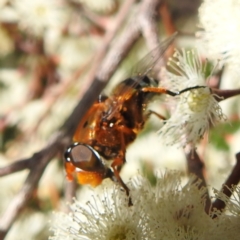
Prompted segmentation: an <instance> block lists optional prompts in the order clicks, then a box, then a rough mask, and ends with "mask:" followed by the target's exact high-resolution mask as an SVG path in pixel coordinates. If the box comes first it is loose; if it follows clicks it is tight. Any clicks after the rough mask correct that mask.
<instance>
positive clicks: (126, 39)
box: [0, 0, 156, 239]
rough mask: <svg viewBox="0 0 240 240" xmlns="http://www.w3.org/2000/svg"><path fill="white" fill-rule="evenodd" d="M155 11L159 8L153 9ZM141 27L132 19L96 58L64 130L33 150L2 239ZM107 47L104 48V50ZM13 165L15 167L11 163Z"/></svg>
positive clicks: (2, 223)
mask: <svg viewBox="0 0 240 240" xmlns="http://www.w3.org/2000/svg"><path fill="white" fill-rule="evenodd" d="M126 2H127V1H126ZM147 2H149V0H144V1H143V3H142V4H146V3H147ZM150 6H152V8H154V7H156V5H154V4H152V5H150ZM142 11H151V9H150V7H148V8H147V9H144V8H142ZM155 11H156V9H154V10H153V11H151V12H155ZM139 14H141V13H139ZM120 23H121V21H119V24H120ZM119 28H120V25H118V26H116V30H117V29H119ZM139 29H140V28H139V26H138V23H137V22H136V21H132V22H131V23H130V24H129V26H128V27H127V28H126V29H125V30H124V31H123V34H122V35H121V36H120V37H119V40H118V41H117V42H116V43H115V45H114V46H112V48H111V51H110V52H109V53H108V55H107V56H106V57H105V59H104V60H103V62H102V64H100V62H101V61H102V59H100V58H99V59H98V61H96V62H97V63H98V64H97V66H98V68H96V69H97V70H96V69H93V70H92V72H91V75H90V76H91V77H90V78H89V79H90V80H89V81H88V87H89V88H88V89H87V90H86V89H84V90H86V91H82V94H83V93H84V95H83V97H82V99H81V101H80V102H79V103H78V105H77V106H76V107H75V109H74V110H73V112H72V114H71V115H70V116H69V117H68V119H67V120H66V122H65V123H64V124H63V126H62V127H61V130H60V131H59V132H58V133H57V134H56V135H54V136H53V137H52V138H51V140H50V141H49V143H48V144H47V146H46V147H45V148H44V149H42V150H41V151H39V152H37V153H36V154H34V155H33V156H32V157H31V158H29V159H27V160H28V161H29V162H34V163H35V164H31V167H30V172H29V174H28V177H27V178H26V181H25V183H24V185H23V187H22V189H21V190H20V191H19V193H18V194H17V195H16V196H15V197H14V199H13V200H12V201H11V202H10V204H9V206H8V207H7V209H6V211H5V213H4V214H3V216H2V217H1V219H0V239H3V238H4V237H5V236H6V234H7V232H8V231H9V229H10V228H11V226H12V225H13V223H14V221H15V220H16V218H17V216H18V215H19V214H20V212H21V210H22V209H24V207H25V206H26V205H27V203H28V201H29V199H30V198H31V196H32V194H33V192H34V190H35V188H36V187H37V185H38V182H39V180H40V178H41V176H42V174H43V172H44V170H45V168H46V166H47V164H48V163H49V162H50V160H51V159H52V158H53V157H54V156H56V155H57V153H58V152H59V151H63V149H64V147H65V146H66V145H67V144H69V143H70V141H71V137H72V135H73V134H74V132H75V130H76V128H77V125H78V123H79V120H80V119H81V118H82V117H83V116H84V114H85V113H86V111H87V110H88V109H89V107H90V106H91V105H92V103H93V102H94V100H95V98H96V97H97V96H98V95H99V94H100V93H101V91H102V90H103V88H104V87H105V85H106V84H107V82H108V81H109V79H110V77H111V76H112V74H113V73H114V71H115V70H116V68H117V66H118V65H119V64H120V62H121V61H122V60H123V58H124V57H125V56H126V55H127V54H128V51H129V50H130V49H131V47H132V46H133V44H134V43H135V42H136V41H137V40H138V38H139V36H140V30H139ZM109 34H110V35H111V34H112V36H113V35H114V32H113V33H109ZM109 38H110V37H109ZM110 39H112V38H110ZM108 41H109V42H108ZM108 41H106V42H105V43H104V44H105V47H103V49H104V51H105V49H107V46H108V44H109V43H110V40H108ZM104 51H103V50H102V52H104ZM100 52H101V50H100ZM100 55H101V54H99V56H100ZM101 56H102V55H101ZM22 164H23V163H22ZM28 164H29V163H26V166H28ZM18 167H19V168H22V166H21V164H19V166H18ZM28 167H29V166H28ZM12 169H14V168H13V167H12ZM15 171H16V168H15Z"/></svg>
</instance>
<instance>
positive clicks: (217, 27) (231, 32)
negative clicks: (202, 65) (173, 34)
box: [198, 0, 240, 73]
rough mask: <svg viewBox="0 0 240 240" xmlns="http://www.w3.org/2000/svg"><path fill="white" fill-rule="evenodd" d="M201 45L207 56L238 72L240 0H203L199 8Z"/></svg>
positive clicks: (239, 65) (239, 62)
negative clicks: (201, 29)
mask: <svg viewBox="0 0 240 240" xmlns="http://www.w3.org/2000/svg"><path fill="white" fill-rule="evenodd" d="M199 20H200V27H201V28H203V31H201V32H199V33H198V36H200V40H201V42H200V43H201V45H203V47H204V48H205V49H206V53H207V54H208V57H209V58H212V59H220V60H222V61H223V63H226V64H228V65H229V66H230V68H232V69H234V70H235V71H237V72H238V73H239V67H240V59H239V55H240V45H239V39H240V31H239V29H240V1H239V0H217V1H212V0H204V1H203V3H202V5H201V6H200V8H199Z"/></svg>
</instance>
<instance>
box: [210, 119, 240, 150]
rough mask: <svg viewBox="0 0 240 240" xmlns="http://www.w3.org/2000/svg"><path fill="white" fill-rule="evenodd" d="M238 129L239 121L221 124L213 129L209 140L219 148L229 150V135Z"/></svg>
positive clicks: (239, 126) (239, 127)
mask: <svg viewBox="0 0 240 240" xmlns="http://www.w3.org/2000/svg"><path fill="white" fill-rule="evenodd" d="M238 129H240V122H238V121H231V122H226V123H222V124H219V125H217V126H215V127H214V128H213V129H211V131H210V134H209V140H210V142H211V143H212V144H213V145H214V146H215V147H216V148H217V149H219V150H224V151H229V149H230V147H229V145H228V142H227V136H229V135H231V134H234V133H235V132H236V131H237V130H238Z"/></svg>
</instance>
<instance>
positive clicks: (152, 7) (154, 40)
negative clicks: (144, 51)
mask: <svg viewBox="0 0 240 240" xmlns="http://www.w3.org/2000/svg"><path fill="white" fill-rule="evenodd" d="M160 3H161V0H145V1H144V2H143V3H142V5H141V8H140V12H141V14H139V16H138V18H137V19H138V21H139V24H140V27H141V30H142V34H143V37H144V39H145V41H146V43H147V46H148V48H149V49H150V51H151V50H153V49H154V48H156V47H157V46H158V45H159V38H158V26H157V21H156V17H157V10H158V8H159V6H160Z"/></svg>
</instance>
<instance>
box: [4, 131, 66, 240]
mask: <svg viewBox="0 0 240 240" xmlns="http://www.w3.org/2000/svg"><path fill="white" fill-rule="evenodd" d="M61 137H62V135H61V134H60V133H59V134H56V135H54V136H53V138H52V139H51V141H49V143H48V145H47V146H46V147H45V148H44V149H42V150H41V151H39V152H37V153H35V154H34V155H33V156H32V158H31V159H29V161H34V162H35V163H36V164H35V165H33V166H32V168H31V171H30V172H29V174H28V176H27V178H26V180H25V183H24V184H23V187H22V188H21V190H20V191H19V193H18V194H17V195H16V196H15V197H14V198H13V200H12V201H11V202H10V204H9V205H8V207H7V209H6V210H5V213H4V214H3V216H2V217H1V219H0V239H4V237H5V236H6V234H7V232H8V231H9V229H10V227H11V226H12V224H13V223H14V221H15V220H16V218H17V216H18V215H19V214H20V213H21V211H22V209H24V208H25V207H26V205H27V203H28V201H29V200H30V199H31V197H32V194H33V192H34V190H35V189H36V188H37V185H38V182H39V180H40V178H41V176H42V174H43V172H44V170H45V168H46V166H47V164H48V163H49V161H50V160H51V159H52V158H53V157H54V156H56V154H57V153H58V152H59V150H60V149H61V144H60V141H59V139H61Z"/></svg>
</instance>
